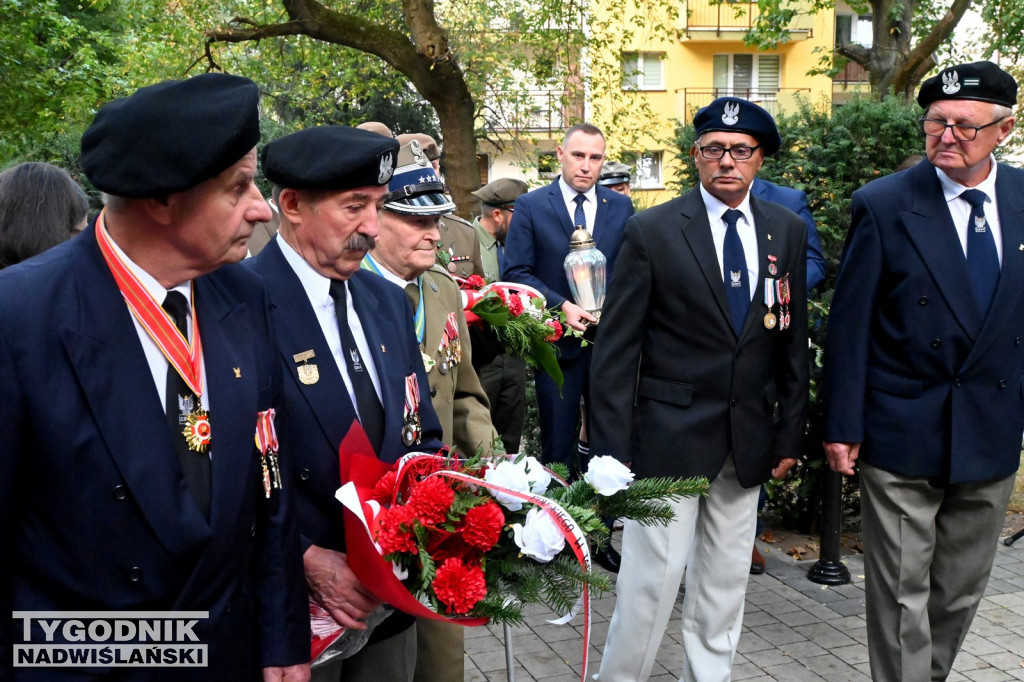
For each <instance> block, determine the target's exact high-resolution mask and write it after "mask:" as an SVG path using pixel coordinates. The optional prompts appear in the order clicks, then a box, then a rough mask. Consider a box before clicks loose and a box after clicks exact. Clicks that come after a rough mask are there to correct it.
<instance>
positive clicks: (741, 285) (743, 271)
mask: <svg viewBox="0 0 1024 682" xmlns="http://www.w3.org/2000/svg"><path fill="white" fill-rule="evenodd" d="M741 215H743V214H742V213H741V212H739V211H737V210H736V209H735V208H730V209H729V210H728V211H726V212H725V213H724V214H723V215H722V220H724V221H725V225H726V227H725V243H724V244H723V246H722V269H723V270H725V294H726V299H727V300H728V301H729V314H730V316H731V317H732V328H733V329H735V330H736V336H740V334H742V332H743V322H744V320H746V319H747V310H748V309H749V308H750V284H749V281H748V280H747V258H746V256H745V255H744V253H743V242H741V241H740V233H739V231H738V230H737V229H736V221H738V220H739V219H740V216H741Z"/></svg>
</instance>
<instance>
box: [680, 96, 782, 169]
mask: <svg viewBox="0 0 1024 682" xmlns="http://www.w3.org/2000/svg"><path fill="white" fill-rule="evenodd" d="M693 127H694V129H695V130H696V131H697V137H700V136H701V135H703V134H704V133H707V132H711V131H712V130H724V131H726V132H731V133H746V134H747V135H750V136H752V137H755V138H757V141H758V143H759V144H760V146H761V148H762V149H764V153H765V156H771V155H772V154H774V153H775V152H777V151H779V147H781V146H782V138H781V137H779V129H778V128H776V127H775V119H773V118H772V115H771V114H769V113H768V112H767V111H765V110H764V109H762V108H761V107H759V106H757V105H756V104H754V103H753V102H749V101H747V100H745V99H740V98H739V97H719V98H718V99H716V100H715V101H714V102H712V103H711V104H709V105H707V106H706V107H704V108H702V109H701V110H700V111H698V112H697V115H696V116H694V117H693Z"/></svg>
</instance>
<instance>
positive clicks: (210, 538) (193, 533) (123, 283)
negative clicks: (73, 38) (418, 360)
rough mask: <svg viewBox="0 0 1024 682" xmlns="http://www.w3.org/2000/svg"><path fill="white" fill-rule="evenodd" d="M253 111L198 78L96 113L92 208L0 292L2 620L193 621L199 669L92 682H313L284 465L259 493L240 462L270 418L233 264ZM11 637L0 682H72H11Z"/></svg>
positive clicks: (253, 133) (248, 307)
mask: <svg viewBox="0 0 1024 682" xmlns="http://www.w3.org/2000/svg"><path fill="white" fill-rule="evenodd" d="M258 101H259V89H258V88H257V86H256V84H255V83H253V82H252V81H250V80H248V79H246V78H239V77H236V76H227V75H224V74H216V73H211V74H205V75H202V76H198V77H196V78H192V79H189V80H186V81H166V82H163V83H159V84H157V85H153V86H150V87H147V88H143V89H141V90H139V91H138V92H136V93H135V94H133V95H132V96H130V97H127V98H125V99H121V100H117V101H115V102H112V103H110V104H108V105H106V106H104V107H103V108H102V109H100V111H99V113H98V114H97V115H96V118H95V120H94V121H93V123H92V125H91V126H90V127H89V129H88V130H87V131H86V133H85V135H84V136H83V138H82V165H83V168H84V169H85V173H86V176H87V177H88V178H89V180H90V181H91V182H92V183H93V185H95V186H96V187H97V188H99V189H100V190H101V191H103V192H105V193H106V196H107V206H106V208H105V209H104V210H103V212H102V213H100V215H99V217H98V218H97V219H96V220H95V221H94V223H93V224H92V225H91V226H90V227H88V228H87V229H86V230H85V231H83V232H82V234H81V235H79V236H78V237H77V238H75V239H73V240H71V241H69V242H67V243H65V244H63V245H61V246H58V247H56V248H54V249H51V250H50V251H48V252H47V253H46V254H44V255H42V256H40V257H38V258H35V259H33V260H31V261H28V262H25V263H22V264H20V265H18V266H14V267H11V268H8V269H6V270H4V271H3V273H0V385H2V386H3V387H4V398H3V400H2V401H0V437H2V441H3V446H2V447H0V548H2V549H0V552H2V554H3V557H4V560H3V562H2V568H0V612H2V613H4V614H5V618H7V617H10V614H11V612H12V611H15V612H17V611H43V612H47V611H49V612H54V611H64V612H68V611H71V612H82V611H86V612H108V611H109V612H147V611H149V612H152V611H158V612H167V611H191V612H196V611H199V612H204V611H205V612H208V614H209V615H208V617H207V618H202V619H199V621H198V624H197V625H196V626H195V634H196V636H197V637H198V640H199V643H201V644H205V645H208V647H209V649H208V652H209V653H208V665H207V667H200V668H189V669H186V670H184V671H180V670H179V671H176V672H178V673H179V675H177V676H175V677H173V678H170V677H168V675H169V674H171V673H173V672H175V671H170V670H161V669H160V668H153V667H140V668H134V669H133V668H117V669H116V671H115V670H114V669H112V668H103V667H96V668H94V670H92V671H90V672H93V673H94V676H95V677H100V676H105V675H111V676H113V675H114V673H115V672H116V673H117V679H125V680H157V679H189V680H211V681H213V680H217V681H220V680H238V681H239V682H242V681H245V682H248V681H250V680H253V679H256V678H258V677H259V675H260V672H259V668H262V669H263V672H262V674H263V678H264V680H281V679H284V680H306V679H308V677H309V666H308V660H309V617H308V613H307V607H306V603H305V602H306V598H305V585H304V582H303V579H302V564H301V555H300V552H299V546H298V544H299V543H298V533H297V528H296V524H295V516H294V511H293V505H292V502H291V499H290V495H291V493H292V487H293V481H292V480H291V476H290V472H291V468H290V463H289V459H290V457H291V455H292V453H291V452H289V451H285V450H282V451H281V452H280V458H279V459H280V462H281V464H282V465H283V466H281V467H280V469H281V470H280V471H279V472H274V471H273V470H275V469H278V466H277V464H278V461H277V460H274V459H273V458H267V457H263V456H261V455H260V454H259V453H258V451H257V449H256V447H255V446H254V434H255V433H256V432H257V423H258V419H259V418H261V416H262V418H263V419H264V420H265V421H263V424H264V426H269V423H270V420H271V419H272V414H271V413H270V412H268V410H270V409H271V408H276V407H278V406H279V405H278V400H279V397H280V395H279V394H280V374H279V372H278V369H277V366H276V362H275V358H274V353H273V348H272V345H271V343H270V340H269V326H270V323H269V315H268V312H267V304H266V300H265V297H264V290H263V287H262V285H261V284H260V282H259V280H258V278H256V277H255V276H254V275H253V274H252V273H250V272H248V271H247V270H245V269H244V268H242V267H240V266H237V265H232V264H233V263H236V262H238V261H240V260H241V259H242V258H244V257H245V254H246V243H247V241H248V238H249V235H250V234H251V233H252V226H253V224H254V223H256V222H260V221H265V220H269V219H270V209H269V208H268V207H267V204H266V203H265V202H264V201H263V197H262V196H260V193H259V190H258V189H257V188H256V185H255V184H254V182H253V179H254V178H255V176H256V149H255V145H256V143H257V141H258V140H259V111H258ZM261 413H262V415H261ZM267 432H269V428H268V429H267ZM268 441H269V439H268ZM268 460H269V461H268ZM262 462H266V463H267V464H268V465H269V466H270V469H271V470H272V473H280V474H281V483H282V484H283V487H278V486H276V485H273V484H270V483H269V482H268V483H267V484H266V487H265V483H264V481H265V479H264V476H263V473H262V471H261V469H262V466H261V463H262ZM273 478H276V476H273ZM274 483H276V481H274ZM125 617H126V618H131V617H132V616H131V615H129V614H127V613H125ZM33 627H34V628H38V625H37V624H35V623H33ZM97 631H99V630H97ZM62 632H64V633H66V632H67V630H64V629H62ZM63 636H67V635H66V634H64V635H63ZM23 638H24V633H23V630H22V626H21V624H20V623H12V622H10V621H9V622H8V624H7V625H6V626H5V627H4V628H3V629H2V630H0V678H2V679H4V680H17V679H32V680H41V679H45V680H63V679H71V678H73V679H76V680H77V679H82V677H81V675H82V674H83V670H81V669H79V670H75V669H72V668H50V669H47V670H39V669H34V668H23V667H12V652H11V643H12V640H13V641H14V643H18V642H19V641H21V640H22V639H23ZM60 638H61V635H58V642H57V643H58V645H60V643H61V642H60V641H59V640H60ZM31 640H32V641H33V642H36V643H38V642H40V641H46V639H45V636H44V633H43V632H42V630H41V629H39V630H35V629H33V630H32V631H31ZM143 646H147V647H148V645H143Z"/></svg>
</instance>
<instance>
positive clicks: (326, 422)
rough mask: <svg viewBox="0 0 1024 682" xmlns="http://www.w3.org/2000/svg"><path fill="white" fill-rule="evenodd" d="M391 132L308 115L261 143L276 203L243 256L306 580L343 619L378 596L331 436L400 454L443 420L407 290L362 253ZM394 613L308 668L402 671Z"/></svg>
mask: <svg viewBox="0 0 1024 682" xmlns="http://www.w3.org/2000/svg"><path fill="white" fill-rule="evenodd" d="M397 153H398V142H396V141H395V140H394V139H391V138H386V137H383V136H381V135H377V134H376V133H371V132H368V131H365V130H356V129H354V128H348V127H345V126H325V127H320V128H307V129H305V130H302V131H299V132H297V133H293V134H291V135H286V136H284V137H281V138H278V139H276V140H274V141H272V142H270V143H269V144H268V145H267V146H266V147H265V148H264V150H263V172H264V173H265V174H266V176H267V179H268V180H270V181H271V182H272V183H273V185H274V187H273V194H274V201H275V203H276V204H277V206H278V209H279V210H280V214H281V228H280V230H279V232H278V235H277V237H276V238H275V239H274V240H273V241H272V242H271V243H270V244H269V245H268V246H267V247H266V248H265V249H263V251H261V252H260V255H259V256H257V257H256V258H255V259H253V260H252V261H250V263H252V264H253V267H254V268H255V270H256V272H258V273H259V274H260V276H261V277H262V278H263V281H264V283H265V284H266V287H267V291H268V293H269V296H270V301H271V306H272V311H273V319H274V326H275V333H276V340H277V346H278V352H279V362H280V363H282V364H283V366H284V369H285V372H284V373H285V379H284V396H285V407H286V410H287V415H288V420H287V422H286V423H284V424H283V425H282V426H283V428H282V429H281V433H280V437H281V443H282V447H287V448H288V449H289V451H292V452H294V453H295V470H296V471H297V472H298V479H299V480H298V481H297V483H296V489H297V499H298V505H299V526H300V531H301V542H302V551H303V559H304V562H305V568H306V580H307V582H308V583H309V587H310V590H311V592H312V594H313V596H314V597H315V598H316V599H317V600H318V601H319V602H320V603H321V604H323V605H324V606H325V607H326V608H327V610H328V611H330V613H331V615H332V616H334V619H335V620H336V621H338V623H340V624H341V625H343V626H345V627H350V628H356V629H359V628H362V627H365V626H364V625H363V624H362V623H361V622H360V621H361V620H362V619H364V618H366V617H367V616H368V615H369V614H370V612H372V611H373V610H374V609H375V608H377V607H378V606H380V602H379V601H378V600H377V598H376V597H375V596H374V595H373V594H371V593H369V592H368V591H367V590H366V589H365V588H364V587H363V586H362V584H361V583H360V582H359V580H358V579H357V578H356V576H355V575H354V574H353V573H352V570H351V569H350V568H349V566H348V560H347V557H346V554H345V537H344V528H343V526H342V522H341V521H342V509H341V504H340V503H339V502H338V501H337V500H336V499H335V497H334V494H335V491H336V490H337V489H338V488H339V487H340V485H341V483H340V478H339V476H340V474H339V469H338V446H339V445H340V444H341V441H342V440H343V439H344V437H345V435H346V434H347V433H348V430H349V427H350V426H351V424H352V422H353V420H354V419H358V420H359V421H360V422H361V424H362V427H363V430H364V431H365V432H366V434H367V437H368V438H369V441H370V444H371V445H372V446H373V448H374V451H375V452H376V453H377V455H378V457H379V458H380V459H381V460H383V461H385V462H394V461H397V460H398V459H399V458H400V457H401V456H402V455H404V454H406V453H407V452H410V451H414V450H425V451H430V450H437V449H439V448H440V447H441V441H440V436H441V427H440V425H439V424H438V421H437V417H436V416H435V414H434V410H433V409H432V408H431V406H430V401H429V400H424V401H422V402H421V401H420V399H419V396H420V394H421V392H422V394H423V395H424V396H425V395H426V390H427V379H426V375H425V373H424V371H423V361H422V360H421V358H420V351H419V346H418V345H417V343H416V336H415V333H414V331H413V325H412V312H411V311H410V309H409V304H408V302H407V301H406V298H405V295H404V294H403V293H402V292H401V291H399V290H398V289H396V288H395V287H393V286H391V285H390V284H388V283H387V282H384V281H383V280H382V279H380V278H379V277H377V276H376V275H374V274H372V273H370V272H363V271H360V269H359V264H360V262H361V261H362V259H363V256H365V255H366V253H367V251H369V250H370V249H371V248H372V247H373V245H374V241H375V239H376V237H377V234H378V224H377V211H378V209H379V208H380V206H381V203H382V201H383V198H384V195H385V193H386V192H387V189H388V186H387V183H388V180H389V179H390V178H391V174H392V171H393V169H394V167H395V159H396V156H397ZM411 624H412V619H411V618H409V617H406V616H404V615H403V614H396V615H393V616H391V617H390V618H389V619H388V620H386V621H385V622H384V623H383V624H382V625H380V626H379V627H378V628H377V630H376V631H375V632H374V634H373V635H372V636H371V639H370V643H369V645H368V646H367V647H366V648H365V649H363V650H362V651H361V652H359V653H358V654H356V655H355V656H354V657H352V658H348V659H345V660H344V661H337V660H335V661H332V662H329V663H327V664H326V665H324V666H323V667H317V668H316V669H315V670H314V671H313V677H314V679H316V680H334V681H335V682H337V680H339V679H344V680H346V682H352V681H359V680H368V681H369V680H372V681H376V680H395V681H396V682H400V681H401V680H410V679H411V678H412V671H413V668H414V666H415V664H416V636H415V628H414V627H410V626H411Z"/></svg>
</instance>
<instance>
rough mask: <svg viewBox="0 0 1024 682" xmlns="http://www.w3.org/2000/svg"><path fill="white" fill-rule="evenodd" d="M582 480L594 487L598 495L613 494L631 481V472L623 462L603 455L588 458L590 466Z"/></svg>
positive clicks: (623, 488) (624, 487)
mask: <svg viewBox="0 0 1024 682" xmlns="http://www.w3.org/2000/svg"><path fill="white" fill-rule="evenodd" d="M583 480H585V481H586V482H587V483H589V484H590V485H592V486H593V487H594V490H596V491H597V493H598V494H599V495H604V496H606V497H607V496H609V495H614V494H615V493H617V492H619V491H620V490H625V489H626V486H628V485H629V484H630V483H632V482H633V472H632V471H630V470H629V467H627V466H626V465H625V464H623V463H622V462H620V461H619V460H617V459H615V458H614V457H610V456H608V455H605V456H603V457H594V458H593V459H591V460H590V467H589V468H588V469H587V473H585V474H584V475H583Z"/></svg>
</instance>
